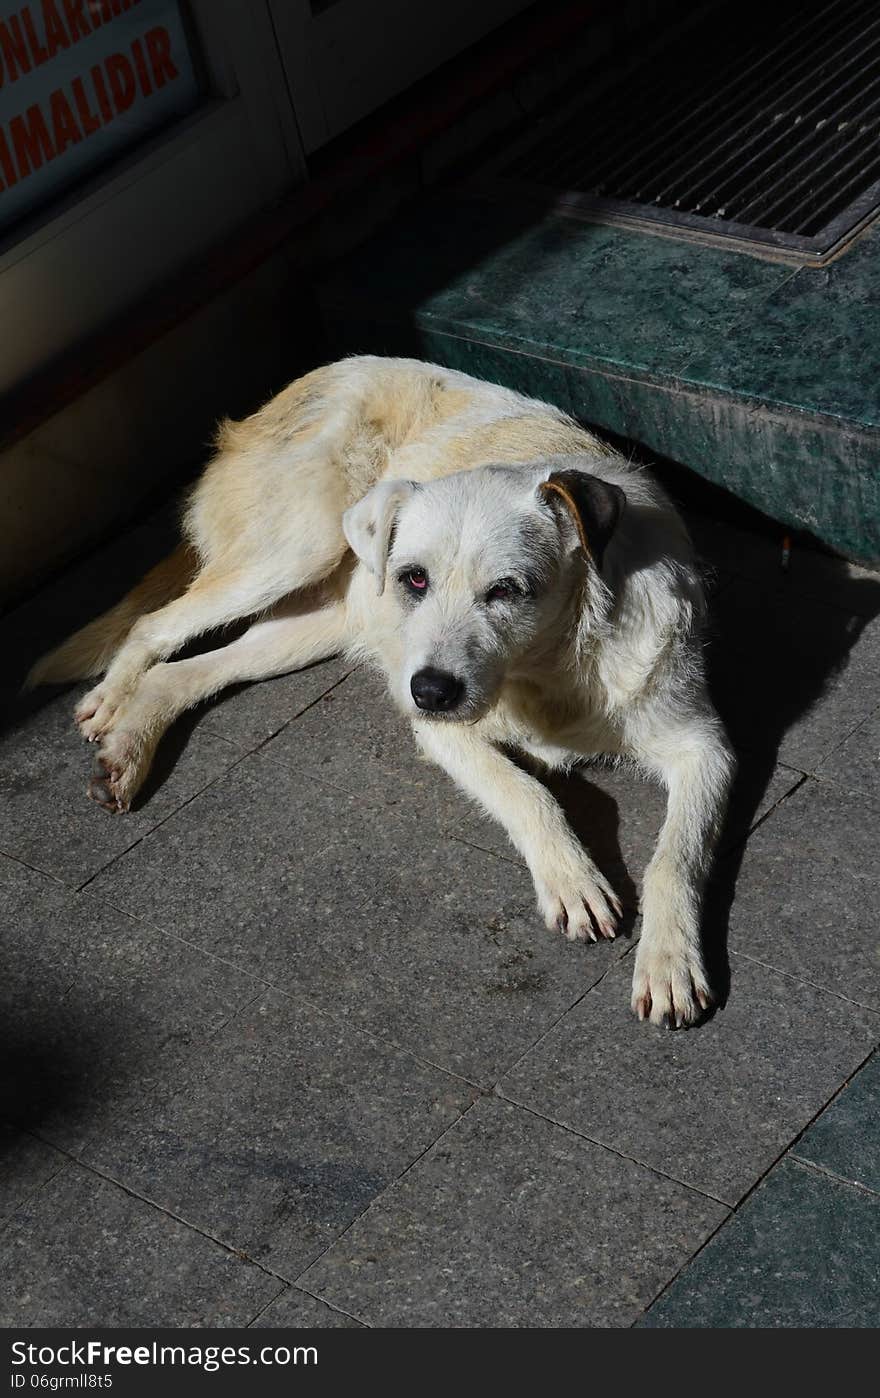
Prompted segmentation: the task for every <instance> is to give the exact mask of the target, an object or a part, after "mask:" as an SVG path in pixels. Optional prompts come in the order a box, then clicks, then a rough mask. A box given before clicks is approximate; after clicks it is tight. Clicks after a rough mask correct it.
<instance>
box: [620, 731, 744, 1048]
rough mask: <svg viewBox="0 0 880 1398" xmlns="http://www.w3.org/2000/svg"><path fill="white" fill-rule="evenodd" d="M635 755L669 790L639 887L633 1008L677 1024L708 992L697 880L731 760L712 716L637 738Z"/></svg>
mask: <svg viewBox="0 0 880 1398" xmlns="http://www.w3.org/2000/svg"><path fill="white" fill-rule="evenodd" d="M635 751H636V756H637V757H638V758H639V760H640V761H641V762H642V763H643V765H644V766H646V767H648V768H649V769H650V770H652V771H653V772H654V774H655V775H656V776H658V777H659V778H660V779H661V781H662V782H663V784H664V785H665V787H666V789H667V792H668V802H667V810H666V819H665V821H664V824H663V828H662V830H661V832H660V838H659V840H658V842H657V848H656V850H655V851H654V856H653V858H652V860H651V862H650V864H649V865H648V867H647V869H646V870H645V877H644V883H643V888H642V934H641V938H640V940H639V944H638V948H637V951H636V961H635V971H634V974H633V993H632V1007H633V1010H634V1011H635V1013H636V1014H637V1015H638V1017H639V1019H650V1020H651V1023H652V1024H666V1025H667V1026H668V1027H669V1028H673V1027H675V1028H681V1027H682V1026H683V1025H687V1024H692V1023H694V1021H695V1020H697V1019H698V1018H699V1017H700V1014H701V1012H702V1011H703V1010H706V1009H708V1007H709V1005H710V1004H711V1002H712V999H713V996H712V991H711V989H710V986H709V982H708V979H707V976H706V969H705V964H704V959H703V947H702V936H701V926H700V923H701V904H702V895H703V886H704V883H705V880H706V875H707V873H708V871H709V866H710V863H711V859H712V854H713V851H714V846H715V840H716V836H717V833H718V829H719V827H720V824H721V820H722V817H723V815H724V810H725V807H726V804H727V792H728V788H729V785H730V778H731V775H732V771H733V759H732V756H731V754H730V751H729V749H728V747H727V744H726V742H725V740H724V738H723V735H722V733H721V729H720V725H719V724H718V723H717V720H715V718H714V716H712V715H710V714H700V715H695V716H694V718H693V720H692V722H691V723H689V724H687V725H683V726H681V727H678V726H677V727H676V730H675V731H674V732H670V731H668V730H665V731H663V732H662V734H660V733H656V732H655V733H654V734H651V735H645V736H643V738H642V740H641V741H640V742H639V744H637V745H636V749H635Z"/></svg>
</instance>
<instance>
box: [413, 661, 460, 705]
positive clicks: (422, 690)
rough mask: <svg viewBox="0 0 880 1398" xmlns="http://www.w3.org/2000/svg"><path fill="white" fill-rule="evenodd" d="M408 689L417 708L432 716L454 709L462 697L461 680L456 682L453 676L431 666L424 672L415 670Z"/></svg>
mask: <svg viewBox="0 0 880 1398" xmlns="http://www.w3.org/2000/svg"><path fill="white" fill-rule="evenodd" d="M409 687H410V690H411V691H412V697H413V698H414V699H415V701H416V703H417V704H418V706H419V708H420V709H427V711H428V712H429V713H432V714H436V713H447V712H448V711H449V710H450V709H454V708H456V707H457V705H458V704H460V703H461V700H462V696H463V695H464V685H463V684H462V682H461V680H457V679H456V678H455V675H449V674H447V672H446V671H445V670H435V669H434V668H433V667H432V666H428V668H427V669H425V670H417V671H416V673H415V674H414V675H413V677H412V679H411V680H410V682H409Z"/></svg>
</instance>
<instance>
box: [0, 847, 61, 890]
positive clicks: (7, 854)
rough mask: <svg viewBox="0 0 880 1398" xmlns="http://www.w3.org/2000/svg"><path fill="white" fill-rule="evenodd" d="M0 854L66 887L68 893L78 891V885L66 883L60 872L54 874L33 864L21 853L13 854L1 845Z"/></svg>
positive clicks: (59, 885)
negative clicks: (23, 857)
mask: <svg viewBox="0 0 880 1398" xmlns="http://www.w3.org/2000/svg"><path fill="white" fill-rule="evenodd" d="M0 854H2V855H3V856H4V858H5V859H11V860H12V861H13V863H15V864H18V865H20V866H21V868H22V869H29V870H30V872H31V873H32V874H39V875H40V876H41V877H42V878H44V879H51V880H52V882H53V883H55V884H57V885H58V887H59V888H63V889H66V890H67V892H68V893H76V891H77V890H76V885H75V884H70V883H66V882H65V880H64V879H62V878H61V877H60V876H59V875H58V874H52V873H50V872H49V870H48V869H40V868H39V867H38V866H37V865H36V864H31V863H30V862H29V861H28V860H27V859H22V857H21V855H20V854H12V852H11V851H10V850H8V849H3V848H2V847H0Z"/></svg>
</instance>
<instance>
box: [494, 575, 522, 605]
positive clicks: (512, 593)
mask: <svg viewBox="0 0 880 1398" xmlns="http://www.w3.org/2000/svg"><path fill="white" fill-rule="evenodd" d="M521 595H522V588H521V587H520V586H519V583H517V582H514V580H513V578H502V579H501V581H500V582H497V583H493V584H492V586H491V587H490V588H489V591H488V592H487V593H486V601H487V602H509V601H510V599H511V598H512V597H520V596H521Z"/></svg>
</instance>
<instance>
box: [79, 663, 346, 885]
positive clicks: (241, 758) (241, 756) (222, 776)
mask: <svg viewBox="0 0 880 1398" xmlns="http://www.w3.org/2000/svg"><path fill="white" fill-rule="evenodd" d="M291 673H295V672H291ZM353 673H354V671H353V670H349V671H348V672H347V673H346V674H344V675H343V676H342V678H341V679H339V680H337V681H336V683H335V684H333V685H331V686H330V688H329V689H327V690H325V691H324V693H323V694H319V695H318V697H317V698H316V699H314V700H313V701H312V702H311V703H310V704H306V706H305V707H304V708H303V709H301V710H300V711H299V713H298V714H296V715H294V717H293V718H291V719H289V720H288V722H287V723H285V724H283V725H282V727H281V728H279V729H278V733H281V732H283V730H284V729H285V728H287V727H288V726H289V724H290V723H295V722H296V720H297V719H298V718H302V716H303V714H306V713H308V711H309V709H313V708H314V707H315V705H316V704H319V703H320V702H321V700H322V699H323V698H325V696H326V695H327V694H331V693H332V692H333V690H334V689H337V688H338V687H339V685H341V684H344V683H345V681H346V680H347V679H348V678H349V676H350V675H352V674H353ZM278 733H275V734H272V735H271V736H270V737H268V738H264V739H263V741H262V742H260V743H258V744H257V746H256V747H255V748H252V749H250V751H248V752H242V751H241V749H240V748H237V747H236V746H235V744H233V743H230V742H229V741H228V739H225V738H224V739H223V741H224V743H225V744H226V746H227V747H229V748H231V749H232V751H233V752H234V753H236V760H235V761H234V762H230V764H229V766H228V767H226V768H225V769H224V770H223V771H222V772H218V773H217V775H216V776H215V777H212V778H211V780H210V781H208V782H206V783H205V785H204V786H201V787H199V789H198V791H194V792H193V793H192V795H191V796H188V797H187V798H186V800H185V801H181V803H180V805H179V806H175V807H174V809H173V810H171V811H169V812H168V814H167V815H165V816H163V817H162V819H161V820H158V821H157V822H156V824H155V825H153V826H151V828H150V829H149V830H145V831H144V833H143V834H142V835H140V836H139V837H138V839H136V840H134V841H133V842H132V843H131V844H130V845H128V846H127V847H126V848H125V849H124V850H120V851H119V853H118V854H115V855H113V857H112V858H111V859H109V860H108V861H107V863H106V864H102V865H101V867H100V869H96V870H95V872H94V873H93V874H91V875H90V876H89V877H88V878H87V879H86V880H85V882H84V883H81V884H80V885H79V886H78V887H76V888H75V889H74V892H76V893H82V891H83V889H85V888H88V886H89V884H91V883H93V882H94V881H95V879H96V878H98V876H99V875H100V874H105V873H106V872H107V870H108V869H112V868H113V866H114V865H115V864H117V863H118V862H119V860H120V859H124V858H125V856H126V855H128V854H131V851H132V850H133V849H137V848H138V846H139V845H142V844H143V843H144V841H145V840H148V839H150V837H151V836H152V835H154V834H155V833H156V831H157V830H161V829H162V827H163V826H164V825H166V824H167V823H168V821H169V820H171V819H172V817H174V816H176V815H178V814H179V813H180V812H181V811H185V810H186V808H187V806H191V805H192V803H193V801H196V800H198V798H199V797H200V796H204V794H205V792H207V791H210V790H212V788H213V787H215V786H216V785H217V784H218V782H221V781H225V780H226V778H227V777H228V776H229V774H230V772H234V771H235V770H236V768H237V767H240V766H241V764H242V763H243V762H246V761H247V760H248V758H250V757H253V756H255V754H256V753H258V752H262V751H263V749H264V748H265V747H266V746H267V745H268V744H269V743H271V742H272V741H273V738H275V737H277V736H278ZM215 736H217V735H215V734H213V733H212V734H211V737H215Z"/></svg>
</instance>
